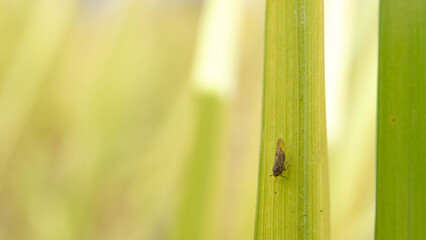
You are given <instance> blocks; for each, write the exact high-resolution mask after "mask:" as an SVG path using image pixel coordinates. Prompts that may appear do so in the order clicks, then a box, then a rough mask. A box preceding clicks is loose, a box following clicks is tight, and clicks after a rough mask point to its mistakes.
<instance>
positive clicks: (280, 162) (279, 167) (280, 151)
mask: <svg viewBox="0 0 426 240" xmlns="http://www.w3.org/2000/svg"><path fill="white" fill-rule="evenodd" d="M290 158H291V157H290ZM290 158H289V159H288V160H287V161H286V160H285V153H284V140H283V139H282V138H278V140H277V149H276V150H275V161H274V166H273V167H272V175H269V176H274V177H278V176H282V177H284V178H287V177H286V176H284V175H283V171H285V170H287V169H288V162H289V161H290Z"/></svg>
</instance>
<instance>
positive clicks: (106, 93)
mask: <svg viewBox="0 0 426 240" xmlns="http://www.w3.org/2000/svg"><path fill="white" fill-rule="evenodd" d="M264 8H265V2H264V0H233V1H230V0H204V1H203V0H0V239H55V240H56V239H150V240H151V239H153V240H162V239H184V238H183V236H185V234H188V232H193V233H194V234H193V236H194V238H193V239H252V237H253V230H254V216H255V203H256V188H257V166H258V154H259V153H258V152H259V140H260V125H261V100H262V74H263V73H262V72H263V43H264ZM324 10H325V55H326V56H325V60H326V61H325V63H326V69H325V71H326V92H327V97H326V98H327V124H328V142H329V168H330V190H331V231H332V238H333V239H335V240H340V239H345V240H347V239H349V240H350V239H354V240H356V239H373V233H374V208H375V204H374V195H375V186H374V185H375V115H376V103H375V102H376V75H377V70H376V69H377V63H376V62H377V52H378V51H377V19H378V1H377V0H374V1H371V0H344V1H343V0H324ZM195 236H196V237H195ZM186 239H188V238H186Z"/></svg>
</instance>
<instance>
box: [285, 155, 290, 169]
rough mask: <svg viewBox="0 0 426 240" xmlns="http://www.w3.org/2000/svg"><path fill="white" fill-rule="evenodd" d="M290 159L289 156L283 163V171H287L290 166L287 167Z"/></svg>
mask: <svg viewBox="0 0 426 240" xmlns="http://www.w3.org/2000/svg"><path fill="white" fill-rule="evenodd" d="M290 159H291V156H290V157H289V158H288V160H287V161H285V162H284V171H285V170H287V169H288V167H289V166H290V165H287V164H288V163H289V162H290Z"/></svg>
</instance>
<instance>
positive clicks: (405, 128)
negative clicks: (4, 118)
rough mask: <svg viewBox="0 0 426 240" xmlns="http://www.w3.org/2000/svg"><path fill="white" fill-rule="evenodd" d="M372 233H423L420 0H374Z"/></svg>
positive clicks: (423, 19) (425, 63)
mask: <svg viewBox="0 0 426 240" xmlns="http://www.w3.org/2000/svg"><path fill="white" fill-rule="evenodd" d="M379 34H380V35H379V39H380V40H379V85H378V120H377V121H378V123H377V124H378V126H377V127H378V128H377V131H378V132H377V198H376V199H377V200H376V201H377V204H376V205H377V209H376V239H424V238H425V236H426V228H425V227H424V226H425V224H426V205H425V203H426V192H425V186H426V147H425V142H426V104H425V103H426V97H425V92H426V1H424V0H408V1H398V0H383V1H381V2H380V33H379Z"/></svg>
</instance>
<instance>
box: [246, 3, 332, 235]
mask: <svg viewBox="0 0 426 240" xmlns="http://www.w3.org/2000/svg"><path fill="white" fill-rule="evenodd" d="M323 31H324V30H323V1H322V0H304V1H303V0H302V1H294V0H267V1H266V36H265V38H266V42H265V45H266V46H265V70H264V71H265V73H264V87H263V88H264V89H263V119H262V136H261V150H260V160H259V176H258V196H257V209H256V222H255V236H254V239H259V240H260V239H262V240H263V239H329V191H328V176H327V137H326V121H325V96H324V43H323V42H324V33H323ZM279 138H282V139H283V140H284V142H285V146H284V152H285V155H286V160H289V163H288V164H289V165H288V169H287V170H286V171H284V172H283V174H284V176H285V177H286V178H283V177H277V178H274V177H271V176H270V175H271V174H272V167H273V164H274V159H275V151H276V145H277V140H278V139H279Z"/></svg>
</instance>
